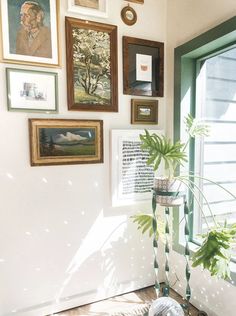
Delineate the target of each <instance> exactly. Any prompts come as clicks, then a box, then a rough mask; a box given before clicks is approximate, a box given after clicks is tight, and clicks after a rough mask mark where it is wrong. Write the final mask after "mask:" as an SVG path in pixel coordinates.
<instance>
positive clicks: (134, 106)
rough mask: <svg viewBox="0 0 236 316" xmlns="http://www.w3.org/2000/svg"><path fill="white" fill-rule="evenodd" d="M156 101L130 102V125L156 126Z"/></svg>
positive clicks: (135, 100) (133, 100) (134, 100)
mask: <svg viewBox="0 0 236 316" xmlns="http://www.w3.org/2000/svg"><path fill="white" fill-rule="evenodd" d="M157 123H158V100H145V99H144V100H142V99H140V100H137V99H132V100H131V124H157Z"/></svg>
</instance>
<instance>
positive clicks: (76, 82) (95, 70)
mask: <svg viewBox="0 0 236 316" xmlns="http://www.w3.org/2000/svg"><path fill="white" fill-rule="evenodd" d="M65 24H66V56H67V58H66V64H67V92H68V94H67V98H68V109H69V110H75V111H76V110H79V111H107V112H118V92H117V90H118V71H117V26H115V25H110V24H104V23H98V22H93V21H87V20H81V19H75V18H70V17H66V20H65ZM81 43H82V44H81ZM86 45H87V48H88V47H89V48H91V50H93V52H92V54H91V56H87V55H86V54H87V52H88V51H89V50H90V49H87V50H86ZM95 45H96V46H95ZM99 45H100V46H99ZM84 48H85V49H84ZM86 57H89V58H87V60H88V59H89V60H90V61H89V63H90V64H89V65H88V64H87V61H86V60H85V59H86ZM86 67H87V68H86ZM96 80H98V81H96ZM96 85H97V86H96Z"/></svg>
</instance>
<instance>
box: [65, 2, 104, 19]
mask: <svg viewBox="0 0 236 316" xmlns="http://www.w3.org/2000/svg"><path fill="white" fill-rule="evenodd" d="M107 1H108V0H68V11H69V12H74V13H78V14H83V15H88V16H96V17H100V18H107V16H108V15H107Z"/></svg>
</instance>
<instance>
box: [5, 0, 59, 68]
mask: <svg viewBox="0 0 236 316" xmlns="http://www.w3.org/2000/svg"><path fill="white" fill-rule="evenodd" d="M0 3H1V21H2V22H1V23H2V25H1V28H2V56H1V59H2V61H3V62H8V63H15V64H29V65H40V66H45V67H58V66H60V55H59V51H60V50H59V30H58V17H59V0H36V1H26V0H17V1H16V0H0ZM29 17H30V19H29Z"/></svg>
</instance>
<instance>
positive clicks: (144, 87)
mask: <svg viewBox="0 0 236 316" xmlns="http://www.w3.org/2000/svg"><path fill="white" fill-rule="evenodd" d="M142 59H143V61H142ZM163 90H164V43H162V42H155V41H150V40H145V39H140V38H135V37H128V36H123V92H124V94H129V95H139V96H149V97H163Z"/></svg>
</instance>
